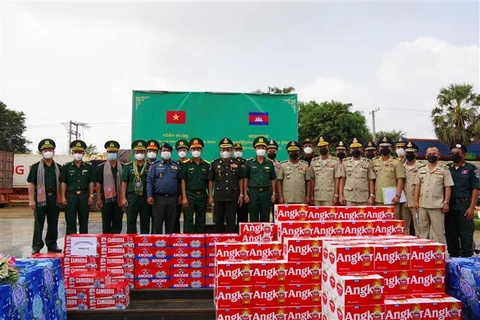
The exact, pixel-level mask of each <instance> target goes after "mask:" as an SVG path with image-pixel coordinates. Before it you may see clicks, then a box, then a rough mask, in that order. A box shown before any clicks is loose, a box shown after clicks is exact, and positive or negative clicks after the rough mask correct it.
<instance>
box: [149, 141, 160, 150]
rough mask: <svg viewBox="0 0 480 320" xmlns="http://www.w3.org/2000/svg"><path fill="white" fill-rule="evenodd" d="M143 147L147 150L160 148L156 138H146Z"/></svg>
mask: <svg viewBox="0 0 480 320" xmlns="http://www.w3.org/2000/svg"><path fill="white" fill-rule="evenodd" d="M145 147H146V149H147V150H158V149H160V143H158V141H157V140H148V141H147V142H145Z"/></svg>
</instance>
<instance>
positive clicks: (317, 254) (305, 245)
mask: <svg viewBox="0 0 480 320" xmlns="http://www.w3.org/2000/svg"><path fill="white" fill-rule="evenodd" d="M283 243H284V247H283V252H284V255H285V260H288V261H318V262H321V261H322V240H321V239H319V238H285V239H284V242H283Z"/></svg>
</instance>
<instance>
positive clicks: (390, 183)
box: [372, 136, 405, 220]
mask: <svg viewBox="0 0 480 320" xmlns="http://www.w3.org/2000/svg"><path fill="white" fill-rule="evenodd" d="M377 146H378V148H379V153H380V157H378V158H376V159H374V160H372V165H373V172H375V175H376V179H375V203H376V204H377V205H383V204H384V203H385V201H384V199H383V188H390V187H393V188H395V189H396V191H395V196H394V197H393V199H388V200H390V201H391V202H392V203H393V205H394V206H395V219H398V220H399V219H402V217H401V216H400V198H401V196H402V190H403V184H404V181H405V169H404V168H403V166H402V163H401V162H400V161H398V160H397V159H394V158H393V157H392V156H391V155H390V153H391V152H392V139H390V138H389V137H387V136H382V137H380V138H379V139H378V141H377ZM388 200H387V201H388ZM390 201H388V202H390Z"/></svg>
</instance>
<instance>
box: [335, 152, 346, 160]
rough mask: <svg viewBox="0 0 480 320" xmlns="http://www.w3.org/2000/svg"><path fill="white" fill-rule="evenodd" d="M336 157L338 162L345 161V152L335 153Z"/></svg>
mask: <svg viewBox="0 0 480 320" xmlns="http://www.w3.org/2000/svg"><path fill="white" fill-rule="evenodd" d="M337 157H338V159H340V160H342V159H345V152H339V153H337Z"/></svg>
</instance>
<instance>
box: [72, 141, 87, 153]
mask: <svg viewBox="0 0 480 320" xmlns="http://www.w3.org/2000/svg"><path fill="white" fill-rule="evenodd" d="M70 150H72V151H85V150H87V144H86V143H85V142H84V141H83V140H74V141H72V142H71V143H70Z"/></svg>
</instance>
